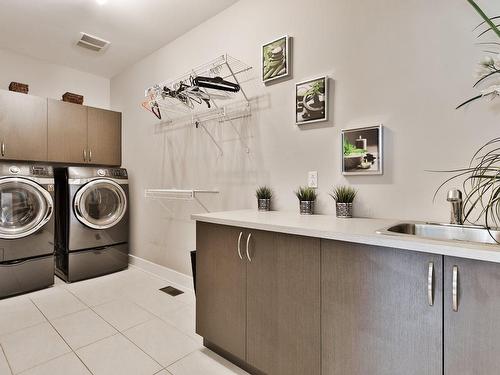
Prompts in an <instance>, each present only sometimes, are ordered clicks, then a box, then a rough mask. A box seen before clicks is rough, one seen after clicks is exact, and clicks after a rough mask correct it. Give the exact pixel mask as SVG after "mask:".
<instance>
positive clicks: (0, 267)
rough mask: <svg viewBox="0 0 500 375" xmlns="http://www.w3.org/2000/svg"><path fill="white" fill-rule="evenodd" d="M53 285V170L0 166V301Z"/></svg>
mask: <svg viewBox="0 0 500 375" xmlns="http://www.w3.org/2000/svg"><path fill="white" fill-rule="evenodd" d="M53 284H54V174H53V170H52V167H49V166H43V165H33V164H25V163H22V164H19V163H5V162H2V163H0V298H5V297H8V296H12V295H16V294H21V293H25V292H30V291H33V290H37V289H42V288H46V287H49V286H51V285H53Z"/></svg>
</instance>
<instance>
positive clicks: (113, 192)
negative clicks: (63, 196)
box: [73, 179, 127, 229]
mask: <svg viewBox="0 0 500 375" xmlns="http://www.w3.org/2000/svg"><path fill="white" fill-rule="evenodd" d="M73 208H74V212H75V215H76V217H77V218H78V220H79V221H80V222H81V223H82V224H84V225H86V226H88V227H90V228H92V229H108V228H111V227H113V226H115V225H116V224H118V223H119V222H120V220H121V219H122V218H123V216H124V215H125V213H126V211H127V196H126V194H125V192H124V191H123V188H122V187H121V186H120V185H119V184H117V183H116V182H114V181H111V180H107V179H98V180H93V181H91V182H89V183H88V184H86V185H84V186H83V187H81V188H80V190H78V192H77V193H76V195H75V200H74V202H73Z"/></svg>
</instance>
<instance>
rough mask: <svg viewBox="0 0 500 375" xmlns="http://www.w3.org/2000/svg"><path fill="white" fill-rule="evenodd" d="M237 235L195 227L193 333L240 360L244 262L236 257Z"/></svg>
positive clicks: (234, 230) (207, 226)
mask: <svg viewBox="0 0 500 375" xmlns="http://www.w3.org/2000/svg"><path fill="white" fill-rule="evenodd" d="M240 233H241V232H240V230H239V229H238V228H234V227H229V226H224V225H216V224H209V223H202V222H197V223H196V332H197V333H198V334H199V335H201V336H203V337H204V338H205V339H206V340H208V341H209V342H210V343H212V344H215V345H216V346H218V347H219V348H221V349H224V350H225V351H227V352H229V353H231V354H233V355H234V356H236V357H238V358H239V359H240V360H244V359H245V348H246V343H245V333H246V262H245V261H244V260H242V259H240V257H239V256H238V237H239V234H240ZM242 241H243V240H242ZM242 249H243V246H242Z"/></svg>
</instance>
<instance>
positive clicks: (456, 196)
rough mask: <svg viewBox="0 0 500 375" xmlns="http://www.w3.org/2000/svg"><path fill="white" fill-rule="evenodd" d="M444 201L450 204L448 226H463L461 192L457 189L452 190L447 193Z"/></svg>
mask: <svg viewBox="0 0 500 375" xmlns="http://www.w3.org/2000/svg"><path fill="white" fill-rule="evenodd" d="M446 200H447V201H448V202H450V203H451V219H450V224H457V225H463V223H464V202H463V200H462V192H461V191H460V190H458V189H452V190H450V191H449V192H448V196H447V197H446Z"/></svg>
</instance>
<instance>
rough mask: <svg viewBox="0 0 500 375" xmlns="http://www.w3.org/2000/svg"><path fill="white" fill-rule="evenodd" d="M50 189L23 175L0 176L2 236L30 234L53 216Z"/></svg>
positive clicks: (0, 224)
mask: <svg viewBox="0 0 500 375" xmlns="http://www.w3.org/2000/svg"><path fill="white" fill-rule="evenodd" d="M53 207H54V203H53V200H52V197H51V196H50V194H49V192H48V191H47V190H45V189H44V188H43V187H41V186H40V185H38V184H37V183H36V182H34V181H31V180H28V179H25V178H22V177H7V178H3V179H0V239H17V238H23V237H27V236H29V235H30V234H33V233H35V232H37V231H38V230H39V229H40V228H42V227H43V226H44V225H45V224H46V223H47V222H48V221H49V220H50V218H51V217H52V213H53Z"/></svg>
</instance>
